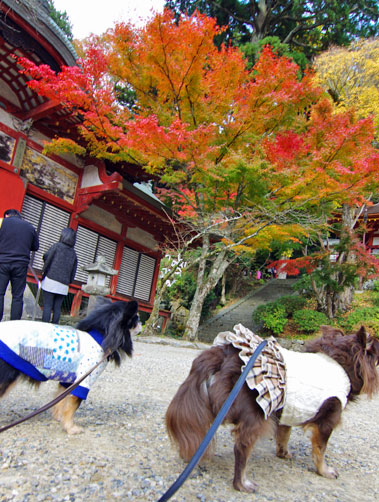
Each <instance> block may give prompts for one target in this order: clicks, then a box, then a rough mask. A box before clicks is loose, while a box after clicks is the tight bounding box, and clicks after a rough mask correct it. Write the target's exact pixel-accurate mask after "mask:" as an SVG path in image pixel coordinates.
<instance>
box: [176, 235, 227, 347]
mask: <svg viewBox="0 0 379 502" xmlns="http://www.w3.org/2000/svg"><path fill="white" fill-rule="evenodd" d="M209 248H210V244H209V236H208V235H206V236H204V237H203V243H202V252H201V259H200V261H199V269H198V274H197V282H196V291H195V296H194V298H193V300H192V305H191V309H190V312H189V316H188V321H187V324H186V329H185V332H184V338H186V339H187V340H191V341H195V340H197V339H198V328H199V324H200V317H201V311H202V308H203V304H204V300H205V298H206V296H207V294H208V293H209V292H210V291H211V290H212V288H214V287H215V286H216V284H217V283H218V281H219V280H220V279H221V277H222V276H223V274H224V272H225V270H226V269H227V268H228V266H229V265H230V263H231V261H230V260H229V259H227V258H226V256H227V253H226V251H221V252H220V253H218V255H217V256H216V258H215V259H214V261H213V263H212V264H211V268H210V271H209V272H208V273H206V264H207V256H208V254H209Z"/></svg>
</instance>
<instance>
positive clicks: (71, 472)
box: [0, 341, 379, 502]
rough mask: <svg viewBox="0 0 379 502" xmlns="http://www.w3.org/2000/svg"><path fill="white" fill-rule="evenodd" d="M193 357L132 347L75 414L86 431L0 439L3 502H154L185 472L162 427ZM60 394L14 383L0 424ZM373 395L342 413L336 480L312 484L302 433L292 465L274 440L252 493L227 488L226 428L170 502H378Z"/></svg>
mask: <svg viewBox="0 0 379 502" xmlns="http://www.w3.org/2000/svg"><path fill="white" fill-rule="evenodd" d="M198 354H199V350H198V349H194V348H188V347H186V348H184V347H183V346H181V345H180V343H177V344H176V345H174V346H173V345H171V344H170V345H162V344H156V343H145V342H143V341H137V342H136V343H135V354H134V357H133V359H131V360H129V359H127V360H125V361H124V363H123V364H122V366H121V368H120V369H117V368H114V367H113V366H111V365H109V366H108V368H106V370H105V372H104V373H103V374H102V375H101V377H100V378H99V380H98V381H97V382H96V384H95V386H94V388H93V389H92V390H91V392H90V393H89V396H88V399H87V401H86V402H85V403H83V405H82V406H81V407H80V409H79V411H78V412H77V422H78V424H79V425H81V426H83V427H84V428H85V431H84V433H83V434H81V435H77V436H67V435H66V434H65V433H64V432H63V431H62V430H61V428H60V426H59V424H58V423H57V422H54V421H53V420H52V418H51V416H50V414H49V412H46V413H44V414H42V415H39V416H38V417H35V418H34V419H32V420H30V421H28V422H26V423H24V424H21V425H18V426H16V427H15V428H13V429H11V430H9V431H6V432H4V433H3V434H1V437H0V501H1V502H8V501H12V502H34V501H37V502H42V501H56V502H60V501H72V502H74V501H75V502H80V501H82V502H85V501H88V500H91V502H97V501H114V500H116V501H117V500H134V501H157V500H158V499H159V498H160V496H161V495H162V494H163V493H164V492H165V491H166V490H167V489H168V488H169V486H170V485H171V484H172V483H173V482H174V481H175V479H176V478H177V476H178V475H179V474H180V473H181V472H182V470H183V469H184V467H185V464H184V463H183V462H182V461H181V460H180V459H179V458H178V456H177V454H176V452H175V450H173V449H172V447H171V445H170V442H169V440H168V438H167V434H166V431H165V426H164V414H165V411H166V409H167V406H168V404H169V402H170V400H171V398H172V397H173V395H174V393H175V392H176V390H177V388H178V386H179V385H180V384H181V383H182V381H183V380H184V379H185V377H186V376H187V374H188V371H189V369H190V366H191V363H192V360H193V359H194V358H195V357H196V356H197V355H198ZM55 388H56V386H55V385H54V384H52V383H46V384H43V385H42V386H41V387H40V389H39V390H38V391H34V390H33V389H32V388H30V387H29V386H27V385H26V384H22V385H18V386H17V387H16V388H15V389H14V390H13V392H11V393H10V394H9V395H8V396H6V397H5V398H4V399H2V400H1V401H0V406H1V417H0V426H2V425H6V424H8V423H10V422H11V421H13V420H15V419H16V418H19V417H21V416H24V415H26V414H27V413H29V412H30V411H32V410H34V409H35V408H37V407H39V406H41V405H43V404H45V403H46V402H47V401H49V400H50V399H51V398H52V397H53V395H54V393H55ZM378 412H379V397H376V398H375V399H374V400H372V401H368V400H367V399H366V398H360V400H359V401H358V402H357V403H354V404H351V405H349V406H348V408H347V409H346V411H345V412H344V418H343V424H342V427H341V428H339V429H338V430H337V431H335V432H334V434H333V436H332V438H331V439H330V442H329V446H328V450H327V459H328V462H329V463H330V464H331V465H333V466H334V467H336V468H337V470H338V471H339V472H340V477H339V478H338V479H337V480H329V479H324V478H321V477H320V476H318V475H317V474H316V473H315V471H314V467H313V462H312V459H311V450H310V441H309V439H307V438H306V437H305V436H304V433H303V431H302V430H300V429H295V430H294V431H293V433H292V436H291V440H290V447H291V451H292V453H293V455H294V456H293V459H291V460H281V459H279V458H277V457H276V456H275V445H274V441H273V440H272V438H267V439H263V440H261V441H260V442H259V443H258V445H257V446H256V448H255V449H254V451H253V454H252V456H251V459H250V461H249V464H248V475H249V476H250V477H251V478H253V479H254V480H255V481H256V482H258V483H259V488H258V491H257V493H255V494H244V493H239V492H236V491H235V490H233V488H232V485H231V481H232V477H233V463H234V458H233V441H232V438H231V437H230V431H229V430H228V429H227V428H225V427H222V428H220V429H219V431H218V433H217V435H218V439H217V449H216V455H215V456H214V457H213V459H212V460H210V461H207V462H206V463H205V464H203V465H201V466H200V467H199V466H197V467H196V468H195V469H194V471H193V473H192V475H191V477H190V479H188V480H187V481H186V482H185V484H184V485H183V487H182V488H181V489H180V490H179V491H178V492H177V493H176V494H175V495H174V496H173V497H172V498H171V500H172V501H177V502H179V501H180V502H184V501H185V502H196V501H202V502H242V501H244V502H245V501H254V502H255V501H256V502H261V501H277V502H281V501H283V502H284V501H285V502H288V501H293V502H297V501H298V502H300V501H301V502H323V501H334V502H335V501H338V502H353V501H354V502H355V501H357V500H359V501H360V502H374V501H376V500H379V477H378V465H379V426H378V416H379V413H378Z"/></svg>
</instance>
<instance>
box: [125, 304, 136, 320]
mask: <svg viewBox="0 0 379 502" xmlns="http://www.w3.org/2000/svg"><path fill="white" fill-rule="evenodd" d="M137 312H138V302H136V301H135V300H132V301H130V302H128V303H126V304H125V311H124V317H125V316H126V315H129V316H130V317H132V316H134V315H136V314H137Z"/></svg>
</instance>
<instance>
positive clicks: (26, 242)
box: [0, 209, 39, 321]
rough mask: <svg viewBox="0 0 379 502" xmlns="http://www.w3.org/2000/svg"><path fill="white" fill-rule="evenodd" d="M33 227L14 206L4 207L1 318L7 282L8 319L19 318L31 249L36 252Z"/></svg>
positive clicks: (0, 255)
mask: <svg viewBox="0 0 379 502" xmlns="http://www.w3.org/2000/svg"><path fill="white" fill-rule="evenodd" d="M38 248H39V240H38V235H37V232H36V229H35V228H34V227H33V225H32V224H31V223H29V222H28V221H25V220H24V219H22V217H21V214H20V213H19V211H17V209H7V210H6V211H5V212H4V219H3V220H2V221H1V228H0V321H1V319H2V318H3V312H4V296H5V292H6V290H7V287H8V284H9V283H11V288H12V305H11V315H10V318H11V320H17V319H21V317H22V308H23V306H24V291H25V287H26V276H27V273H28V266H29V261H30V252H31V251H38Z"/></svg>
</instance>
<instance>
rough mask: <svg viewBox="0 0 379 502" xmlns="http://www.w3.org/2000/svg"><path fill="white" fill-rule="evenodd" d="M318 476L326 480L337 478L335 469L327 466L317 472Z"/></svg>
mask: <svg viewBox="0 0 379 502" xmlns="http://www.w3.org/2000/svg"><path fill="white" fill-rule="evenodd" d="M319 474H320V475H321V476H323V477H324V478H328V479H337V478H338V476H339V474H338V471H337V469H335V468H334V467H329V466H328V465H326V466H325V467H324V468H323V469H322V471H321V472H319Z"/></svg>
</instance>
